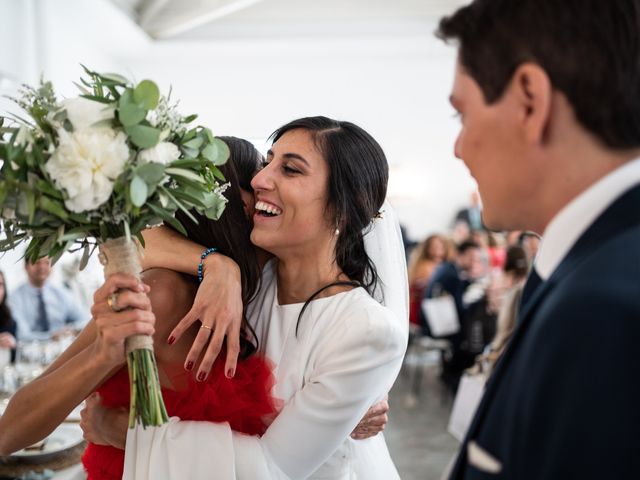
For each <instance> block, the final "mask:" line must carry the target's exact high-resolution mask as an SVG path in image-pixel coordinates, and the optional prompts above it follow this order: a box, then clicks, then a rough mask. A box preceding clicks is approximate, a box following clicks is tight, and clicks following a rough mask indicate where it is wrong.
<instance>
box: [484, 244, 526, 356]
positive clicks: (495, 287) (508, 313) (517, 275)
mask: <svg viewBox="0 0 640 480" xmlns="http://www.w3.org/2000/svg"><path fill="white" fill-rule="evenodd" d="M528 273H529V260H528V258H527V254H526V253H525V251H524V249H523V248H522V247H519V246H517V245H516V246H512V247H509V248H508V249H507V254H506V261H505V264H504V271H503V275H502V276H501V277H500V278H499V279H497V281H496V282H494V284H492V286H491V287H490V288H489V289H488V290H487V297H488V299H489V304H490V307H491V308H492V310H494V311H497V312H499V313H498V321H497V326H496V335H495V337H494V338H493V340H492V341H491V345H490V346H489V347H490V348H489V352H488V355H487V357H486V359H487V360H488V361H489V366H490V367H492V366H493V364H494V363H495V361H496V360H497V359H498V358H499V357H500V355H502V352H503V351H504V349H505V347H506V345H507V342H508V341H509V338H511V334H512V333H513V329H514V328H515V326H516V318H517V316H518V315H517V314H518V307H519V305H520V297H521V295H522V287H523V286H524V282H525V280H526V278H527V274H528Z"/></svg>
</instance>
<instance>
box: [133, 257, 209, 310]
mask: <svg viewBox="0 0 640 480" xmlns="http://www.w3.org/2000/svg"><path fill="white" fill-rule="evenodd" d="M142 281H143V282H144V283H146V284H147V285H149V286H150V287H151V290H150V292H149V299H150V300H151V307H152V309H153V312H154V313H155V314H156V316H169V317H175V316H180V315H184V313H186V311H185V309H187V311H188V309H189V308H191V305H192V303H193V298H194V296H195V294H196V291H197V285H196V283H195V280H194V279H192V278H191V277H188V276H186V275H183V274H181V273H178V272H175V271H173V270H168V269H165V268H152V269H149V270H145V271H144V273H143V274H142ZM179 318H180V317H179Z"/></svg>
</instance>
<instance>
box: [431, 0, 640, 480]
mask: <svg viewBox="0 0 640 480" xmlns="http://www.w3.org/2000/svg"><path fill="white" fill-rule="evenodd" d="M438 35H439V36H440V37H441V38H443V39H446V40H456V41H457V42H458V46H459V56H458V64H457V68H456V74H455V80H454V85H453V89H452V94H451V103H452V105H453V106H454V108H455V109H456V110H457V111H458V112H459V113H460V117H461V130H460V134H459V136H458V138H457V140H456V144H455V153H456V156H458V157H459V158H461V159H462V160H463V161H464V162H465V164H466V165H467V167H468V168H469V170H470V171H471V174H472V175H473V176H474V177H475V179H476V180H477V182H478V185H479V191H480V195H481V196H482V200H483V207H484V208H483V220H484V222H485V225H487V227H488V228H491V229H496V230H516V229H519V230H532V231H534V232H537V233H541V234H542V235H543V237H542V238H543V240H542V243H541V245H540V250H539V252H538V255H537V257H536V261H535V264H534V270H533V272H532V274H531V276H530V277H529V279H528V280H527V284H526V286H525V290H524V293H523V299H522V303H521V306H520V313H519V318H518V325H517V328H516V330H515V332H514V334H513V336H512V338H511V341H510V344H509V347H508V349H507V351H506V352H505V353H504V355H503V357H502V358H501V359H500V361H499V362H498V364H497V366H496V367H495V369H494V372H493V374H492V376H491V377H490V379H489V381H488V383H487V386H486V390H485V394H484V398H483V399H482V401H481V403H480V406H479V407H478V410H477V412H476V416H475V418H474V420H473V422H472V425H471V427H470V429H469V432H468V434H467V437H466V439H465V441H464V443H463V445H462V449H461V452H460V454H459V456H458V459H457V461H456V464H455V466H454V469H453V472H452V474H451V478H454V479H490V478H504V479H518V480H522V479H524V480H529V479H531V480H541V479H574V478H575V479H581V480H585V479H629V478H640V408H639V406H640V382H639V381H638V379H640V358H639V356H638V343H639V342H640V0H562V1H557V0H474V1H472V2H471V4H470V5H468V6H466V7H463V8H461V9H459V10H458V11H457V12H456V13H455V14H454V15H452V16H450V17H447V18H444V19H443V20H442V21H441V23H440V27H439V31H438Z"/></svg>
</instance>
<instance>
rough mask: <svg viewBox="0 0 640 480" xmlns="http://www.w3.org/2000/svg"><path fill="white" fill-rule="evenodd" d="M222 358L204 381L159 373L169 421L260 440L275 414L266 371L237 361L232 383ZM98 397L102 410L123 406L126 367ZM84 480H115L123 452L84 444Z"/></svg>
mask: <svg viewBox="0 0 640 480" xmlns="http://www.w3.org/2000/svg"><path fill="white" fill-rule="evenodd" d="M224 360H225V359H224V358H222V356H219V357H218V360H216V362H215V363H214V366H213V368H212V370H211V373H210V374H209V376H208V377H207V379H206V380H205V381H204V382H197V381H195V379H194V377H193V374H192V373H191V372H185V371H184V369H183V368H182V366H181V365H179V366H176V367H174V368H172V369H171V370H172V371H167V369H165V370H164V372H165V373H166V374H167V375H168V377H169V378H170V379H171V382H172V383H173V385H174V387H175V389H168V388H163V389H162V396H163V398H164V403H165V406H166V408H167V412H168V413H169V416H172V417H179V418H180V419H182V420H204V421H209V422H229V424H230V426H231V428H232V429H233V430H235V431H236V432H241V433H246V434H249V435H262V434H263V433H264V432H265V430H266V429H267V426H268V425H269V423H271V421H272V420H273V418H274V417H275V415H276V413H277V406H276V402H275V401H274V399H273V397H272V396H271V393H270V392H271V388H272V387H273V385H274V382H275V380H274V377H273V374H272V366H271V365H270V363H269V362H268V361H267V360H265V359H264V358H263V357H260V356H258V355H253V356H252V357H250V358H248V359H247V360H244V361H240V362H238V365H237V367H236V374H235V376H234V378H232V379H228V378H227V377H225V375H224ZM98 393H99V394H100V396H101V397H102V403H103V405H104V406H106V407H127V408H128V407H129V377H128V374H127V369H126V367H124V368H122V369H120V370H119V371H118V372H116V373H115V375H113V376H112V377H111V378H109V379H108V380H107V381H106V382H105V383H104V384H103V385H102V386H101V387H100V388H98ZM82 463H83V465H84V468H85V471H86V472H87V478H89V479H90V480H107V479H108V480H111V479H121V478H122V474H123V471H124V450H120V449H118V448H114V447H110V446H104V445H95V444H93V443H89V444H88V446H87V449H86V450H85V452H84V455H83V457H82Z"/></svg>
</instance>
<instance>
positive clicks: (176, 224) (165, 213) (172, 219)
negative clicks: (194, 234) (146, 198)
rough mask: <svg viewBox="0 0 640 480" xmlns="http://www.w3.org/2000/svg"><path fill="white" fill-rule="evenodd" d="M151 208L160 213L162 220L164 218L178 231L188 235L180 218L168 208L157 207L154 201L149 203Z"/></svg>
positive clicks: (157, 213)
mask: <svg viewBox="0 0 640 480" xmlns="http://www.w3.org/2000/svg"><path fill="white" fill-rule="evenodd" d="M149 208H150V209H151V210H152V211H153V212H154V213H155V214H156V215H158V216H159V217H160V218H161V219H162V220H164V221H165V222H167V223H168V224H169V225H171V226H172V227H173V228H175V229H176V230H177V231H178V232H180V233H181V234H183V235H184V236H185V237H186V236H187V231H186V230H185V228H184V226H183V225H182V224H181V223H180V222H179V221H178V220H176V218H175V217H174V216H173V214H172V213H171V212H169V211H168V210H165V209H163V208H160V207H157V206H155V205H154V204H152V203H150V204H149Z"/></svg>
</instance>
